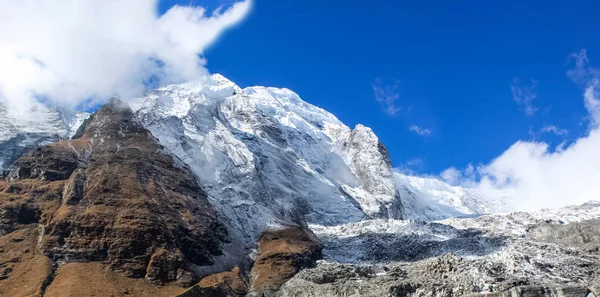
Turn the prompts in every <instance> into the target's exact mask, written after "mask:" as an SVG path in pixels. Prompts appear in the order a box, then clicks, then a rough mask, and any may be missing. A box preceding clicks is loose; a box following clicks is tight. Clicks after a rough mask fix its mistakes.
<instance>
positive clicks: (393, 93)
mask: <svg viewBox="0 0 600 297" xmlns="http://www.w3.org/2000/svg"><path fill="white" fill-rule="evenodd" d="M371 86H372V87H373V95H375V100H377V102H379V105H381V108H383V110H384V111H385V113H387V114H388V115H391V116H393V115H396V114H397V113H398V112H399V111H400V109H401V108H400V106H398V105H397V103H396V101H397V100H398V99H399V98H400V93H399V92H398V88H399V87H400V81H398V80H395V79H394V80H392V83H390V84H385V83H383V82H382V81H381V79H379V78H377V79H375V80H374V81H373V83H372V84H371Z"/></svg>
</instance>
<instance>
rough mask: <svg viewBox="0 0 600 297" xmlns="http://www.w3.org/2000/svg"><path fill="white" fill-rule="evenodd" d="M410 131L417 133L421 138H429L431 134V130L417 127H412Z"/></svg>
mask: <svg viewBox="0 0 600 297" xmlns="http://www.w3.org/2000/svg"><path fill="white" fill-rule="evenodd" d="M409 130H410V131H412V132H415V133H417V134H419V135H421V136H427V135H429V134H431V130H430V129H428V128H423V127H419V126H417V125H412V126H410V128H409Z"/></svg>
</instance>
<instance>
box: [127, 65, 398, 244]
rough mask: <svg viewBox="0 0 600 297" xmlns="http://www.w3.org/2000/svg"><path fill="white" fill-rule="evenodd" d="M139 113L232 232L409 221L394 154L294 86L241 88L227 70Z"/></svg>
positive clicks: (252, 235) (167, 94)
mask: <svg viewBox="0 0 600 297" xmlns="http://www.w3.org/2000/svg"><path fill="white" fill-rule="evenodd" d="M131 105H132V108H133V109H134V110H136V111H137V116H138V119H139V120H140V121H141V122H142V123H143V124H144V125H145V126H146V127H147V128H148V129H149V130H150V131H152V133H153V134H154V135H155V136H156V137H157V138H158V139H159V140H160V142H161V144H163V145H164V146H165V147H167V148H168V149H169V150H170V151H171V152H172V153H173V154H175V155H176V156H178V157H179V158H181V159H182V160H183V161H184V162H185V163H186V164H188V165H189V166H190V167H191V168H192V170H193V171H194V172H195V173H196V174H197V175H198V176H199V177H200V179H201V182H202V184H203V185H204V187H205V189H206V190H207V192H208V194H209V198H210V200H211V203H212V204H213V205H214V206H215V207H216V208H217V210H218V211H219V213H220V214H221V216H222V217H223V218H224V220H226V222H227V224H228V225H229V227H230V229H231V230H233V232H238V233H239V234H238V235H239V236H240V237H242V238H244V239H245V241H246V242H248V243H252V244H254V242H256V240H257V238H258V235H259V234H260V233H261V232H262V231H264V230H266V229H267V228H268V227H269V226H277V225H281V224H289V223H290V222H297V223H300V222H301V221H302V219H306V220H307V221H309V222H311V223H319V224H322V225H336V224H341V223H347V222H356V221H360V220H362V219H363V218H397V219H400V218H402V217H403V207H402V202H401V199H400V195H399V193H398V191H397V189H396V187H395V184H394V180H393V178H392V174H393V173H392V164H391V161H390V157H389V153H388V152H387V150H386V149H385V147H384V146H383V144H381V143H380V142H379V140H378V138H377V136H375V134H374V133H373V131H372V130H371V129H369V128H366V127H363V126H360V125H359V126H357V127H356V128H355V129H350V128H349V127H347V126H345V125H344V124H342V123H341V122H340V121H339V120H338V119H337V118H335V117H334V116H333V115H332V114H330V113H328V112H326V111H324V110H322V109H320V108H318V107H315V106H312V105H310V104H308V103H306V102H304V101H302V100H301V99H300V97H298V95H296V94H295V93H293V92H292V91H290V90H287V89H276V88H265V87H251V88H246V89H241V88H240V87H238V86H237V85H235V84H234V83H232V82H231V81H229V80H227V79H225V78H224V77H222V76H220V75H212V76H210V77H206V78H204V79H201V80H199V81H196V82H193V83H186V84H181V85H170V86H167V87H164V88H161V89H158V90H156V91H154V92H151V93H149V94H148V95H147V96H146V97H144V98H138V99H136V100H134V101H133V102H132V103H131Z"/></svg>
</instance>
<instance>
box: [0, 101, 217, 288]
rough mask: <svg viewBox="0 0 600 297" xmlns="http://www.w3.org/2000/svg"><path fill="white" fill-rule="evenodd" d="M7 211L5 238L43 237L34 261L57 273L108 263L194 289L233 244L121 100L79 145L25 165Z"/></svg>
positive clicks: (100, 114) (4, 191) (62, 145)
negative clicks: (225, 244)
mask: <svg viewBox="0 0 600 297" xmlns="http://www.w3.org/2000/svg"><path fill="white" fill-rule="evenodd" d="M0 210H1V211H0V236H2V235H7V234H12V233H14V232H18V231H19V230H22V229H28V230H36V231H37V230H40V231H39V232H40V234H39V237H38V238H37V248H36V251H40V252H41V253H42V254H43V255H45V256H47V257H48V258H50V259H51V260H53V261H55V262H56V263H65V262H66V263H68V262H73V261H75V262H88V261H101V262H103V263H105V264H108V265H109V266H110V267H111V268H112V269H114V270H116V271H119V272H121V273H123V274H124V275H126V276H129V277H135V278H141V277H144V278H145V279H146V280H149V281H151V282H154V283H159V284H163V283H172V282H176V283H177V284H180V285H191V284H193V282H194V281H195V280H197V276H199V275H200V274H202V267H204V266H212V265H213V264H214V263H215V259H216V257H217V256H221V255H223V251H222V250H221V243H222V241H223V240H226V239H227V232H226V230H225V229H224V228H223V226H222V225H221V224H220V223H219V222H218V221H217V218H216V214H215V211H214V209H213V208H212V207H211V206H210V204H209V202H208V200H207V197H206V193H205V192H204V191H203V190H202V189H201V188H200V186H199V185H198V182H197V180H196V178H195V176H194V175H193V174H192V172H191V171H190V169H189V168H188V167H187V166H185V165H184V164H183V163H181V161H179V160H177V159H175V158H173V157H172V156H171V155H170V154H169V153H168V152H166V151H165V150H164V149H163V147H162V146H161V145H160V144H159V143H158V141H157V140H156V139H155V138H154V137H153V136H152V135H151V134H150V132H149V131H148V130H146V129H145V128H144V127H143V126H142V125H141V124H139V123H138V122H137V121H136V120H135V119H134V118H133V112H132V111H131V110H130V109H129V108H128V107H127V106H126V105H124V104H123V103H122V102H120V101H118V100H111V102H109V103H108V104H106V105H105V106H103V107H102V108H100V109H99V110H98V111H96V112H95V113H94V114H93V115H91V117H90V118H89V119H88V120H86V121H85V122H84V124H83V125H82V126H81V127H80V128H79V130H78V131H77V133H76V134H75V135H74V137H73V139H72V140H69V141H62V142H56V143H53V144H51V145H48V146H43V147H41V148H38V149H36V150H34V151H32V152H30V153H29V154H27V155H25V156H23V157H21V158H19V159H18V160H17V161H16V162H15V164H14V165H13V166H12V167H11V170H10V172H9V174H8V178H7V180H5V181H0ZM7 276H8V277H9V278H10V277H15V278H18V277H19V272H10V271H9V273H8V275H7Z"/></svg>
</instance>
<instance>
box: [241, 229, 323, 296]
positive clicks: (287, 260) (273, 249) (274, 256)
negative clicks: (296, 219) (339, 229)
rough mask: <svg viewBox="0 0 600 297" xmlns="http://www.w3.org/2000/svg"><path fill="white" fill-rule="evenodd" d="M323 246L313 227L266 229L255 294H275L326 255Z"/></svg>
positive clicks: (254, 270) (260, 245)
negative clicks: (301, 271) (323, 252)
mask: <svg viewBox="0 0 600 297" xmlns="http://www.w3.org/2000/svg"><path fill="white" fill-rule="evenodd" d="M322 251H323V246H322V244H321V242H320V241H319V239H317V237H316V236H315V235H314V234H313V233H312V232H311V231H309V230H306V229H304V228H302V227H298V226H289V227H286V228H283V229H278V230H269V231H266V232H264V233H263V234H262V235H261V237H260V241H259V243H258V256H257V258H256V261H255V262H254V266H253V267H252V271H251V273H250V274H251V281H252V285H251V288H250V291H251V292H252V294H253V295H254V296H272V295H273V294H274V292H276V291H277V290H278V289H279V287H280V286H281V285H283V284H284V283H285V282H286V281H287V280H289V279H290V278H292V277H293V276H294V275H296V273H298V272H299V271H300V270H302V269H304V268H310V267H313V266H314V265H315V264H316V261H317V260H318V259H320V258H321V257H322Z"/></svg>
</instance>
